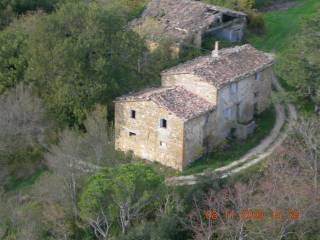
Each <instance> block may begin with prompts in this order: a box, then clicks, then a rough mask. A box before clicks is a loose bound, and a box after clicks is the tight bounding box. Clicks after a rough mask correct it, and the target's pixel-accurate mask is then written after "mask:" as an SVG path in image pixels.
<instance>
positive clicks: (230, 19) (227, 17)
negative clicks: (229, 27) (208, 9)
mask: <svg viewBox="0 0 320 240" xmlns="http://www.w3.org/2000/svg"><path fill="white" fill-rule="evenodd" d="M235 18H236V17H232V16H230V15H226V14H223V15H222V22H229V21H232V20H233V19H235Z"/></svg>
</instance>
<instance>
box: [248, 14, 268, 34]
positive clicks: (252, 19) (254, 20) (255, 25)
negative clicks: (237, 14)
mask: <svg viewBox="0 0 320 240" xmlns="http://www.w3.org/2000/svg"><path fill="white" fill-rule="evenodd" d="M247 14H248V18H249V21H248V28H249V29H250V30H251V31H253V32H255V33H257V34H263V33H264V32H265V23H264V19H263V16H262V14H260V13H258V12H256V11H254V10H251V11H249V12H247Z"/></svg>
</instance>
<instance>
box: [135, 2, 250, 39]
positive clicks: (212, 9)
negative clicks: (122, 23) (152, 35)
mask: <svg viewBox="0 0 320 240" xmlns="http://www.w3.org/2000/svg"><path fill="white" fill-rule="evenodd" d="M220 12H223V13H225V14H228V15H230V16H234V17H245V16H246V14H244V13H242V12H237V11H233V10H230V9H227V8H222V7H218V6H214V5H209V4H206V3H203V2H201V1H191V0H152V1H151V2H150V3H149V4H148V5H147V7H146V9H145V11H144V12H143V13H142V15H141V17H140V18H138V19H135V20H133V21H132V22H131V26H133V27H135V26H141V25H143V23H144V22H145V21H146V20H147V19H148V18H152V19H156V20H157V22H158V23H160V25H161V30H160V29H158V31H160V32H158V34H159V35H161V34H163V33H165V34H166V35H167V36H170V37H174V38H176V39H180V40H182V39H184V38H187V37H188V36H190V34H191V35H192V33H196V32H199V31H201V30H205V29H207V28H208V27H209V26H210V25H211V24H212V23H214V22H215V20H216V16H215V14H217V13H220Z"/></svg>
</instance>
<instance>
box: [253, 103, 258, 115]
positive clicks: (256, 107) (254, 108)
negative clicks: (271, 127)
mask: <svg viewBox="0 0 320 240" xmlns="http://www.w3.org/2000/svg"><path fill="white" fill-rule="evenodd" d="M253 110H254V114H255V115H256V114H258V112H259V107H258V103H255V104H254V105H253Z"/></svg>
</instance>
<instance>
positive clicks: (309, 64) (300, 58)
mask: <svg viewBox="0 0 320 240" xmlns="http://www.w3.org/2000/svg"><path fill="white" fill-rule="evenodd" d="M319 33H320V15H319V14H315V15H314V16H312V17H310V18H307V19H304V20H303V22H302V24H301V30H300V33H299V34H297V35H296V36H295V37H294V38H293V41H292V42H291V44H290V45H289V47H288V48H287V50H286V51H285V53H284V54H283V55H281V56H280V61H279V63H280V64H279V65H278V69H277V70H278V73H279V75H280V77H281V78H283V79H284V80H285V81H286V82H287V83H288V84H289V86H290V87H292V88H293V89H294V90H295V96H297V97H298V99H300V100H301V99H311V100H312V101H313V102H314V103H315V104H316V105H318V106H319V105H320V88H319V86H320V61H319V56H320V54H319V47H320V41H319Z"/></svg>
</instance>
